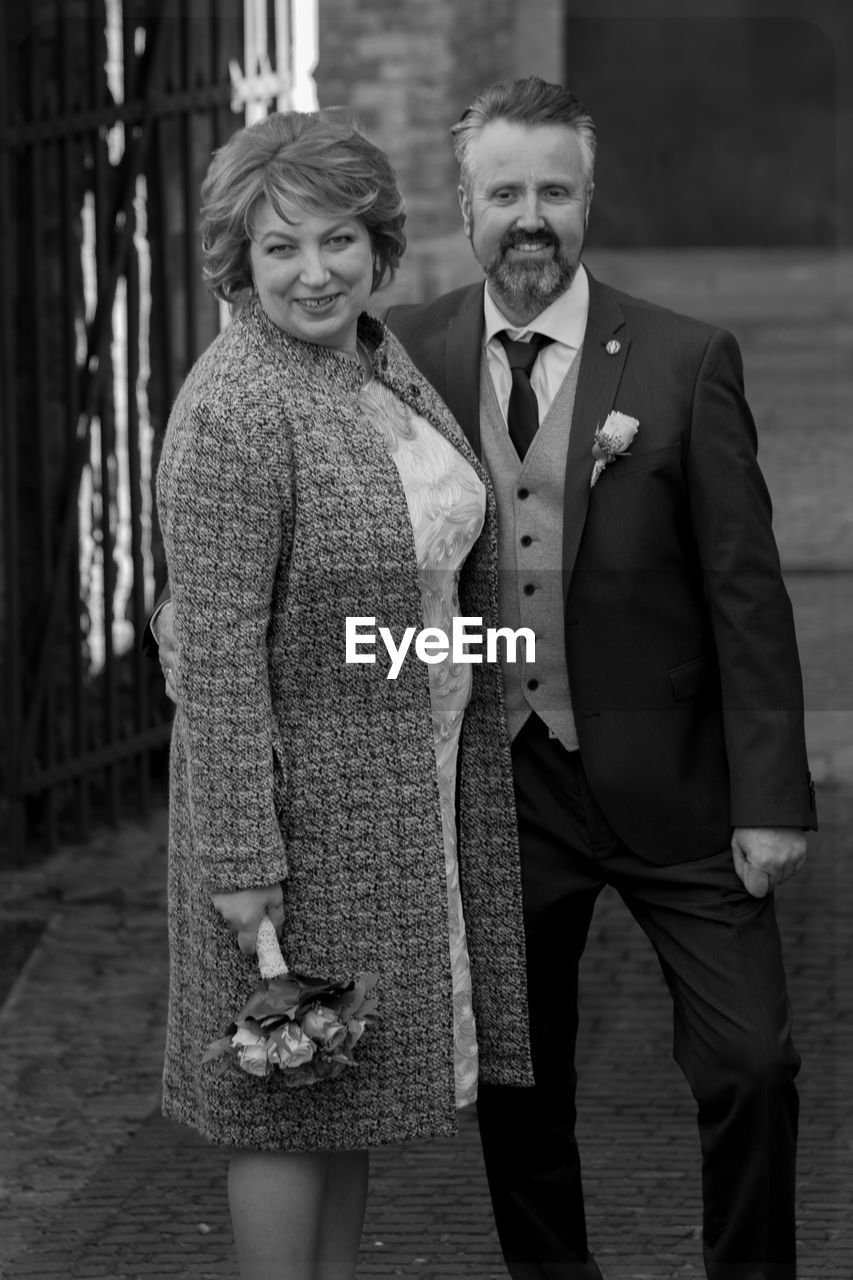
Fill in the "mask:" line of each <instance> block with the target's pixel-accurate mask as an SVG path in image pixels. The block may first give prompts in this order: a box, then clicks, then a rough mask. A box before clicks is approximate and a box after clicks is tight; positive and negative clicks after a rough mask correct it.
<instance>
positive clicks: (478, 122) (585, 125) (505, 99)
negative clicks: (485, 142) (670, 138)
mask: <svg viewBox="0 0 853 1280" xmlns="http://www.w3.org/2000/svg"><path fill="white" fill-rule="evenodd" d="M493 120H507V121H509V123H511V124H522V125H527V126H529V127H533V126H535V125H537V124H563V125H568V126H569V127H570V128H572V129H574V130H575V131H576V133H577V134H578V137H579V139H580V144H581V150H582V152H583V157H584V178H585V181H586V186H587V190H589V189H590V188H591V187H592V174H593V169H594V166H595V147H596V129H595V123H594V121H593V119H592V116H591V115H590V114H589V112H588V111H587V109H586V107H585V106H584V105H583V103H582V102H580V101H579V100H578V99H577V98H576V97H575V95H574V94H573V93H571V92H570V90H568V89H564V88H563V86H562V85H560V84H549V83H548V81H547V80H541V79H540V78H539V76H528V77H527V78H526V79H524V80H510V81H506V82H502V83H500V84H493V85H489V87H488V89H484V90H483V92H482V93H478V94H477V96H476V98H474V100H473V101H472V102H471V103H470V104H469V105H468V106H467V107H466V108H465V110H464V111H463V113H462V115H461V116H460V117H459V120H458V121H457V123H456V124H455V125H454V126H453V127H452V129H451V130H450V133H451V136H452V138H453V149H454V151H455V153H456V159H457V161H458V163H459V173H460V178H461V181H462V185H463V186H465V187H467V186H468V184H469V182H470V166H469V159H470V154H469V153H470V148H471V143H472V142H473V140H474V139H475V138H476V137H477V136H478V135H479V134H480V133H481V132H482V130H483V129H484V128H485V126H486V125H487V124H490V123H491V122H492V121H493Z"/></svg>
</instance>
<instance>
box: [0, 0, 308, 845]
mask: <svg viewBox="0 0 853 1280" xmlns="http://www.w3.org/2000/svg"><path fill="white" fill-rule="evenodd" d="M296 3H297V0H274V2H273V0H271V3H270V4H269V5H268V4H267V3H266V0H246V3H245V5H244V0H154V2H152V0H36V3H31V4H28V5H5V4H3V5H0V51H2V54H3V57H4V61H5V66H4V72H5V74H4V76H3V86H2V88H0V242H1V243H2V246H3V247H2V272H3V278H2V311H0V377H2V391H0V396H2V400H0V414H2V416H0V428H1V429H2V450H3V452H2V467H3V476H2V490H0V501H2V513H0V514H2V529H3V535H2V536H3V556H2V562H0V573H2V578H0V625H2V631H3V636H4V656H3V662H2V681H3V704H4V727H3V732H2V735H0V738H1V739H2V745H0V760H2V766H1V767H2V777H1V778H0V784H2V785H1V787H0V817H2V819H3V826H4V827H5V830H6V837H5V840H4V845H3V847H5V849H6V850H7V851H9V850H11V851H12V854H13V855H15V856H20V854H21V853H22V851H23V850H24V849H25V848H26V847H27V844H28V843H30V844H32V843H34V842H37V843H39V844H47V845H48V846H52V845H54V844H55V842H56V841H57V840H58V839H59V838H60V836H62V835H68V836H70V837H72V838H75V839H79V838H81V837H82V836H83V835H85V833H86V830H87V828H88V826H89V824H90V822H91V821H92V820H93V819H97V820H101V819H107V820H111V821H115V820H116V818H117V817H118V816H119V814H120V812H122V811H123V809H124V807H125V806H126V805H127V804H128V803H130V802H132V803H133V804H134V805H137V806H138V807H139V808H141V809H143V810H144V809H145V808H146V807H147V806H148V804H149V802H150V798H151V796H150V792H151V786H152V770H153V774H154V777H155V779H156V776H157V772H158V768H159V772H160V774H162V773H163V759H164V755H165V746H166V743H167V742H168V738H169V732H170V719H171V717H170V710H171V708H170V706H169V704H168V702H167V701H166V700H165V696H164V694H163V691H162V682H161V678H160V672H159V669H158V668H157V666H156V664H152V663H150V662H148V660H147V659H146V658H144V656H143V655H142V653H141V651H140V646H139V636H140V635H141V631H142V627H143V625H144V620H145V618H146V616H147V614H148V612H149V611H150V609H151V606H152V604H153V601H154V599H155V596H156V592H157V589H158V588H159V585H160V584H161V582H162V577H163V573H164V566H163V564H162V551H161V548H160V541H159V537H158V534H157V529H156V517H155V513H154V510H153V501H152V488H153V474H154V471H155V468H156V460H157V450H158V443H159V441H160V439H161V438H162V433H163V430H164V427H165V421H166V418H167V415H168V410H169V406H170V404H171V402H172V399H173V396H174V394H175V392H176V390H177V388H178V386H179V385H180V382H181V379H182V378H183V376H184V374H185V373H186V371H187V369H188V368H189V366H190V364H191V363H192V361H193V359H194V358H195V357H196V355H197V354H198V353H199V352H200V350H201V349H202V348H203V347H204V346H205V345H206V344H207V342H208V341H210V339H211V338H212V337H213V336H214V334H215V333H216V331H217V330H218V328H219V324H220V314H219V308H218V306H217V304H216V303H215V301H214V300H213V299H212V298H211V297H210V295H208V294H207V293H206V292H205V290H204V288H203V286H202V284H201V278H200V263H199V257H198V236H197V204H198V189H199V185H200V182H201V179H202V177H203V175H204V172H205V169H206V167H207V164H208V161H209V157H210V152H211V150H212V149H213V148H215V147H217V146H219V145H221V144H222V143H223V142H224V141H225V139H226V138H227V137H228V136H229V135H230V134H231V133H232V132H233V131H234V130H235V129H236V128H238V127H240V126H241V125H242V124H243V123H244V119H245V118H250V117H254V116H257V115H258V114H263V113H264V112H265V111H266V109H267V106H268V105H269V104H270V103H271V102H276V101H277V102H278V105H280V106H283V105H285V104H286V102H288V101H292V100H293V73H292V66H291V65H290V64H289V63H288V62H287V59H288V58H289V56H290V50H291V49H292V46H293V41H292V39H291V29H290V23H291V18H292V9H293V8H294V7H295V4H296ZM307 8H308V9H309V10H310V9H313V6H312V5H310V4H309V5H308V6H307ZM244 10H245V11H244ZM271 56H272V57H274V58H275V59H276V65H277V66H278V67H279V68H280V69H279V70H278V71H276V70H273V67H272V65H271ZM300 105H302V104H301V103H300ZM244 112H245V116H244V114H243V113H244Z"/></svg>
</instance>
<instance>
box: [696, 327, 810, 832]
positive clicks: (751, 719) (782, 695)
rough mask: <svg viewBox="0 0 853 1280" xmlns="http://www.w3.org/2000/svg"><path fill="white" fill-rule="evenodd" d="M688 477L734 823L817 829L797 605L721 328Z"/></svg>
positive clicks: (734, 353) (730, 341)
mask: <svg viewBox="0 0 853 1280" xmlns="http://www.w3.org/2000/svg"><path fill="white" fill-rule="evenodd" d="M687 476H688V486H689V498H690V514H691V521H692V526H693V530H694V535H695V538H696V542H697V546H698V550H699V556H700V559H701V563H702V567H703V571H704V578H705V591H706V595H707V600H708V605H709V608H710V612H711V621H712V625H713V630H714V638H715V642H716V647H717V654H718V658H719V665H720V680H721V689H722V700H723V718H724V731H725V743H726V753H727V757H728V764H729V773H730V779H731V822H732V825H733V826H799V827H815V826H816V820H815V809H814V789H813V787H812V785H811V778H810V776H809V773H808V766H807V760H806V745H805V730H804V712H803V690H802V676H801V672H800V663H799V656H798V653H797V642H796V636H795V631H794V619H793V610H792V608H791V602H790V600H789V598H788V593H787V591H786V589H785V585H784V582H783V579H782V573H781V567H780V563H779V554H778V551H777V548H776V542H775V539H774V536H773V530H772V509H771V503H770V497H769V494H768V492H767V487H766V485H765V483H764V478H763V476H762V474H761V471H760V469H759V466H758V460H757V437H756V431H755V424H754V422H753V419H752V415H751V413H750V410H749V407H748V405H747V403H746V399H745V396H744V386H743V366H742V362H741V356H740V351H739V349H738V345H737V343H736V341H735V339H734V338H733V337H732V335H731V334H729V333H726V332H725V331H723V330H717V331H716V332H715V333H714V335H713V337H712V338H711V340H710V341H709V343H708V346H707V348H706V350H705V353H704V358H703V360H702V365H701V369H700V372H699V376H698V379H697V382H696V387H695V393H694V401H693V414H692V424H691V432H690V439H689V443H688V448H687Z"/></svg>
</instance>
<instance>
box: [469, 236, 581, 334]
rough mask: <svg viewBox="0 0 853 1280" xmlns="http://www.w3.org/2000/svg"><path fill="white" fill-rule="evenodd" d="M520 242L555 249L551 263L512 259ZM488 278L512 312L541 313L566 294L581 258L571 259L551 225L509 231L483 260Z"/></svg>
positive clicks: (483, 266) (482, 264)
mask: <svg viewBox="0 0 853 1280" xmlns="http://www.w3.org/2000/svg"><path fill="white" fill-rule="evenodd" d="M519 244H542V245H547V246H550V247H552V248H553V250H554V256H553V258H552V259H551V261H550V262H524V261H523V260H521V259H517V260H515V261H512V262H511V261H510V260H509V258H508V256H507V255H508V252H509V250H510V249H513V248H515V246H516V245H519ZM481 266H482V268H483V270H484V272H485V273H486V279H487V280H488V281H489V284H490V285H491V286H492V289H493V291H494V292H495V293H496V294H497V296H498V297H499V298H500V299H501V300H502V301H504V302H505V303H506V305H507V308H508V309H509V310H510V311H516V312H521V313H525V314H529V315H538V314H539V312H540V311H544V310H545V308H546V307H548V306H550V305H551V303H552V302H554V300H555V299H556V298H559V296H560V294H561V293H565V291H566V290H567V289H568V287H569V285H570V284H571V283H572V281H573V280H574V278H575V274H576V272H577V269H578V267H579V266H580V257H578V258H574V259H573V258H570V257H569V256H568V254H567V253H566V251H565V250H564V249H563V248H562V246H561V244H560V241H559V240H558V239H557V237H556V235H555V234H554V232H553V231H552V230H551V228H550V227H548V226H545V227H543V228H542V230H541V231H537V232H534V233H532V234H531V233H530V232H529V231H528V232H525V231H508V232H507V233H506V235H505V236H504V237H503V238H502V240H501V242H500V244H499V245H498V248H497V250H496V252H495V254H494V256H493V257H492V258H490V259H489V261H488V262H483V263H481Z"/></svg>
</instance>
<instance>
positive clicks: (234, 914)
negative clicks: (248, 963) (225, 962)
mask: <svg viewBox="0 0 853 1280" xmlns="http://www.w3.org/2000/svg"><path fill="white" fill-rule="evenodd" d="M213 905H214V907H215V908H216V910H217V911H218V912H219V914H220V915H221V916H222V919H223V920H224V921H225V923H226V924H227V925H228V927H229V928H231V929H233V930H234V932H235V933H236V934H237V942H238V943H239V946H240V950H241V951H242V952H243V954H244V955H247V956H253V955H254V954H255V949H256V944H257V939H258V925H259V924H260V923H261V921H262V920H263V918H264V916H265V915H268V916H269V918H270V919H271V920H272V922H273V924H274V925H275V931H276V933H278V934H280V933H281V930H282V927H283V925H284V894H283V893H282V891H281V885H280V884H270V885H266V886H264V887H263V888H260V889H240V890H238V891H237V892H236V893H215V894H214V895H213Z"/></svg>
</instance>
